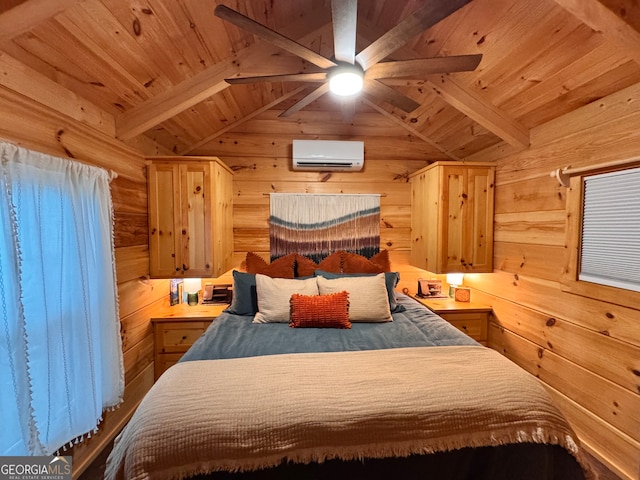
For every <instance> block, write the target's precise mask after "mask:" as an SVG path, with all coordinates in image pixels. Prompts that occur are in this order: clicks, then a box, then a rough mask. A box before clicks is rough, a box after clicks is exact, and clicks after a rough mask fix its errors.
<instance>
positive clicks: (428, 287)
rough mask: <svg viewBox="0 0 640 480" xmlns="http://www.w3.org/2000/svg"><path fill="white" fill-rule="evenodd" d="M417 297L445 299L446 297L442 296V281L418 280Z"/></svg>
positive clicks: (433, 279)
mask: <svg viewBox="0 0 640 480" xmlns="http://www.w3.org/2000/svg"><path fill="white" fill-rule="evenodd" d="M418 296H419V297H422V298H446V295H443V294H442V280H438V279H436V278H431V279H429V280H425V279H423V278H419V279H418Z"/></svg>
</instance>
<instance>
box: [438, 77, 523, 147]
mask: <svg viewBox="0 0 640 480" xmlns="http://www.w3.org/2000/svg"><path fill="white" fill-rule="evenodd" d="M426 85H427V86H430V87H431V88H432V89H433V91H434V92H435V93H436V94H437V95H439V96H440V97H441V98H442V99H443V100H444V101H445V102H447V103H448V104H449V105H451V106H452V107H453V108H455V109H456V110H458V111H460V112H462V113H464V114H465V115H466V116H467V117H469V118H471V119H472V120H474V121H476V122H478V123H479V124H480V125H482V126H483V127H485V128H486V129H487V130H489V131H490V132H492V133H494V134H495V135H497V136H498V137H500V138H501V139H503V140H504V141H505V142H507V143H508V144H509V145H511V146H514V147H518V148H527V147H528V146H529V145H530V144H531V138H530V133H529V129H528V128H526V127H524V126H523V125H522V124H520V123H519V122H517V121H516V120H514V119H513V118H511V117H510V116H509V115H508V114H507V113H506V112H505V111H504V110H501V109H499V108H498V107H496V106H495V105H493V104H492V103H489V102H487V101H485V100H482V99H480V98H479V97H476V96H475V95H472V94H471V93H470V92H469V91H468V90H466V89H465V88H463V87H462V86H460V85H459V84H458V83H456V81H455V80H454V79H453V78H452V77H451V76H449V75H441V76H440V78H439V79H438V80H435V79H434V80H433V81H428V82H427V84H426Z"/></svg>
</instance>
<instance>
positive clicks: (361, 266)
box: [342, 252, 384, 273]
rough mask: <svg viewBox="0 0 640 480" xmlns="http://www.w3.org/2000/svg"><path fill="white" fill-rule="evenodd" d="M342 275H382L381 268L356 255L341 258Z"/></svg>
mask: <svg viewBox="0 0 640 480" xmlns="http://www.w3.org/2000/svg"><path fill="white" fill-rule="evenodd" d="M342 273H384V269H383V267H382V266H380V265H378V264H377V263H373V262H372V261H371V260H369V259H368V258H367V257H363V256H362V255H358V254H357V253H347V252H345V253H344V254H343V256H342Z"/></svg>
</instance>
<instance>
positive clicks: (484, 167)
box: [411, 162, 495, 273]
mask: <svg viewBox="0 0 640 480" xmlns="http://www.w3.org/2000/svg"><path fill="white" fill-rule="evenodd" d="M494 176H495V173H494V166H493V165H489V164H480V163H474V164H460V163H457V162H436V163H434V164H432V165H430V166H428V167H425V168H424V169H422V170H420V171H418V172H416V173H415V174H414V175H412V177H411V184H412V186H411V189H412V190H411V195H412V196H411V201H412V206H411V263H412V265H415V266H416V267H418V268H424V269H425V270H428V271H430V272H433V273H452V272H462V273H472V272H477V273H481V272H491V271H492V270H493V208H494V204H493V202H494V200H493V188H494V186H493V183H494Z"/></svg>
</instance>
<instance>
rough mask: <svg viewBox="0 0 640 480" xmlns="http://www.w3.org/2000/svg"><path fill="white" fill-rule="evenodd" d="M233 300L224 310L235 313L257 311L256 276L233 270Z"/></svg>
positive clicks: (251, 313) (254, 312) (253, 313)
mask: <svg viewBox="0 0 640 480" xmlns="http://www.w3.org/2000/svg"><path fill="white" fill-rule="evenodd" d="M232 274H233V300H231V305H229V307H228V308H227V309H226V310H225V312H228V313H233V314H235V315H255V314H256V312H257V311H258V293H257V291H256V276H255V274H253V273H245V272H239V271H237V270H234V271H233V272H232Z"/></svg>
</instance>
